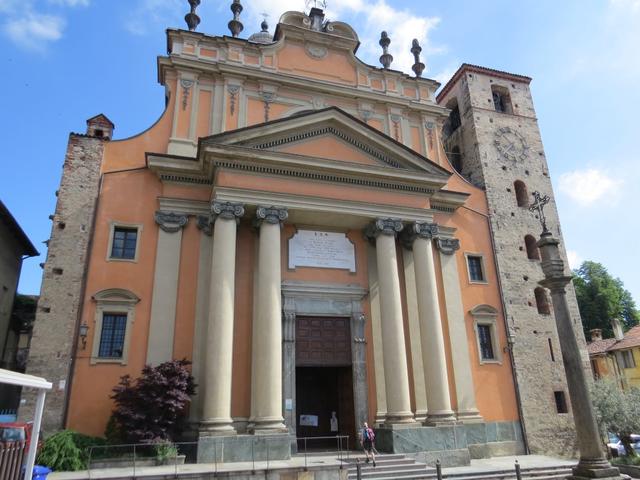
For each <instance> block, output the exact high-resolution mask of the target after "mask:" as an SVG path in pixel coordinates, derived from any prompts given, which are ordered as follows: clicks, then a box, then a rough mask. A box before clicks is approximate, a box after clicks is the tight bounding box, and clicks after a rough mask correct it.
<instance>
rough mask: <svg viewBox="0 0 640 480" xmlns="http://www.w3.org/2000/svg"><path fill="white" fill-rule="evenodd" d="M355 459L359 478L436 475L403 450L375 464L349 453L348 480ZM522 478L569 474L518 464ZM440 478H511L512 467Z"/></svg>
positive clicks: (552, 479) (405, 479)
mask: <svg viewBox="0 0 640 480" xmlns="http://www.w3.org/2000/svg"><path fill="white" fill-rule="evenodd" d="M356 460H358V461H359V462H360V465H361V474H362V475H361V478H362V480H394V479H400V480H414V479H434V480H435V479H436V478H437V476H436V469H435V468H433V467H430V466H427V465H425V464H424V463H420V462H416V461H415V459H413V458H411V457H407V456H405V455H403V454H391V455H377V456H376V467H375V468H374V467H373V464H371V463H365V457H364V456H363V455H362V456H356V457H351V458H350V459H349V460H348V462H347V464H348V470H349V480H356V479H357V469H356ZM521 473H522V478H523V479H531V480H562V479H564V478H566V477H567V475H570V474H571V468H570V467H567V466H548V467H536V468H524V467H523V468H521ZM443 478H444V479H447V480H515V479H516V473H515V469H510V470H499V469H497V470H492V471H486V470H484V471H477V472H463V473H462V472H461V473H447V472H446V470H445V471H443Z"/></svg>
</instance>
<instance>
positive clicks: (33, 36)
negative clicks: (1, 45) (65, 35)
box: [3, 13, 65, 50]
mask: <svg viewBox="0 0 640 480" xmlns="http://www.w3.org/2000/svg"><path fill="white" fill-rule="evenodd" d="M64 26H65V21H64V19H63V18H62V17H59V16H56V15H41V14H38V13H27V14H26V15H24V16H22V17H19V18H13V19H9V20H8V21H7V22H6V23H5V24H4V26H3V30H4V33H5V34H6V35H7V36H8V37H9V38H10V39H11V40H12V41H13V42H14V43H16V44H17V45H18V46H20V47H23V48H27V49H30V50H43V49H44V48H45V46H46V44H47V43H48V42H52V41H56V40H60V38H62V32H63V30H64Z"/></svg>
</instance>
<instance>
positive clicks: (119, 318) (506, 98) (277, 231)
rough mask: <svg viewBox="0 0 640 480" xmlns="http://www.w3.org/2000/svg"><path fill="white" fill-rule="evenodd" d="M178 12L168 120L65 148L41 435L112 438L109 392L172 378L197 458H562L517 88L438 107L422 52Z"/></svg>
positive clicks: (471, 69)
mask: <svg viewBox="0 0 640 480" xmlns="http://www.w3.org/2000/svg"><path fill="white" fill-rule="evenodd" d="M189 3H190V4H191V7H192V9H191V13H189V14H188V15H187V16H186V20H187V24H188V27H189V29H188V30H180V29H169V30H167V47H168V51H167V54H166V56H161V57H159V58H158V79H159V82H160V84H161V85H162V86H163V87H164V88H165V92H166V93H165V98H166V109H165V111H164V113H163V114H162V115H161V117H160V118H159V119H158V121H157V122H156V123H155V124H153V125H152V126H150V127H149V128H148V129H146V130H144V131H143V132H142V133H140V134H138V135H136V136H133V137H130V138H127V139H123V140H115V139H113V130H114V128H115V126H114V124H113V123H112V122H111V121H110V120H109V119H108V118H107V117H106V116H105V115H103V114H100V115H97V116H95V117H93V118H90V119H89V120H88V121H87V131H86V133H84V134H75V133H74V134H71V136H70V138H69V144H68V149H67V153H66V157H65V161H64V169H63V174H62V179H61V184H60V189H59V192H58V201H57V206H56V211H55V214H54V215H53V216H52V223H53V225H52V231H51V238H50V242H49V251H48V257H47V261H46V263H45V266H44V277H43V284H42V291H41V297H40V302H39V305H38V312H37V319H36V322H35V328H34V333H33V339H32V343H31V353H30V358H29V363H28V367H27V373H29V374H33V375H37V376H42V377H45V378H47V379H48V380H50V381H52V382H53V383H54V390H53V392H52V393H51V394H50V395H49V397H48V400H47V408H46V410H45V417H44V419H43V422H44V423H43V426H44V429H45V430H49V431H50V430H55V429H60V428H71V429H74V430H77V431H80V432H82V433H86V434H90V435H102V434H103V432H104V429H105V426H106V423H107V420H108V418H109V416H110V413H111V409H112V400H111V399H110V394H111V390H112V388H113V387H114V386H115V385H116V384H117V383H118V381H119V378H120V377H121V376H123V375H125V374H129V375H131V376H133V377H136V376H138V375H139V374H140V372H141V370H142V368H143V366H144V365H147V364H149V365H158V364H160V363H162V362H166V361H169V360H172V359H183V358H186V359H188V360H190V361H191V362H192V367H191V368H192V373H193V375H194V377H195V380H196V383H197V384H198V388H197V393H196V395H195V397H194V398H193V400H192V403H191V406H190V410H189V420H190V422H189V424H190V432H189V435H190V436H191V438H194V439H198V441H199V442H200V446H201V447H202V449H203V452H204V451H205V450H206V448H207V445H208V443H207V442H209V441H210V440H211V439H223V440H222V441H224V439H226V438H234V439H236V440H237V439H242V438H247V439H251V438H252V437H253V436H255V435H269V436H272V437H274V438H276V439H277V438H281V439H282V445H283V446H287V447H286V448H285V449H284V450H283V451H284V453H283V457H286V455H288V454H290V453H291V452H290V450H287V448H289V447H288V446H289V445H290V444H293V446H294V448H295V441H293V442H292V439H295V437H317V436H326V435H336V433H339V434H340V435H345V436H349V437H350V438H351V439H352V440H351V441H352V442H354V441H355V437H356V433H357V431H358V428H359V427H360V426H361V425H362V423H363V422H369V423H370V424H372V425H373V426H375V428H376V431H377V439H378V444H379V449H381V450H386V451H393V452H411V451H418V449H420V451H424V450H429V451H433V452H434V455H436V454H440V453H441V452H442V451H445V450H446V451H450V453H451V455H454V456H456V458H458V459H459V462H460V463H465V462H467V463H468V460H469V458H480V457H486V456H493V455H500V454H521V453H525V452H527V453H528V452H531V453H545V452H550V451H551V450H550V449H552V448H553V450H552V452H553V453H555V454H558V453H560V452H559V451H558V445H563V446H566V448H567V453H570V449H571V445H572V444H573V442H574V436H575V433H574V426H573V420H572V417H571V408H572V407H571V404H570V402H569V397H568V392H567V384H566V378H565V371H564V367H563V364H562V353H561V352H560V346H559V341H558V334H557V330H556V326H555V321H554V312H553V309H552V306H551V302H550V300H549V298H548V292H547V291H545V289H543V288H542V287H539V286H538V283H537V282H538V281H539V280H541V279H542V277H543V274H542V270H541V267H540V254H539V251H538V247H537V246H536V238H537V237H538V234H539V229H540V227H539V223H538V220H537V219H536V217H535V214H534V213H532V212H531V211H530V210H529V208H528V207H529V204H530V202H531V201H532V195H531V194H532V193H533V192H534V191H537V192H541V193H542V194H543V195H548V196H549V197H550V198H551V203H550V205H549V206H550V208H549V210H548V212H547V222H548V224H549V225H550V227H551V228H552V230H553V233H554V235H556V236H557V237H558V238H560V239H561V238H562V237H561V232H560V225H559V220H558V215H557V212H556V209H555V203H554V201H553V192H552V186H551V181H550V178H549V172H548V167H547V161H546V158H545V153H544V149H543V146H542V140H541V136H540V131H539V129H538V124H537V120H536V113H535V110H534V105H533V100H532V97H531V91H530V88H529V85H530V82H531V78H529V77H526V76H523V75H519V74H513V73H507V72H504V71H499V70H494V69H491V68H487V67H481V66H476V65H470V64H463V65H462V66H461V67H460V68H459V70H458V71H457V72H456V73H455V75H454V76H453V77H452V78H451V79H450V80H449V81H448V82H447V83H446V85H444V86H441V85H440V83H438V82H437V81H435V80H432V79H429V78H426V77H424V76H423V75H422V74H423V72H424V68H425V66H424V64H423V63H422V62H421V59H420V53H421V48H420V46H419V45H418V42H417V41H414V43H413V45H407V46H406V48H407V49H411V52H412V53H413V54H414V57H415V64H414V66H413V71H414V74H415V75H407V74H405V73H403V72H400V71H397V70H394V69H393V64H392V61H393V57H392V56H391V55H390V54H389V52H388V47H389V44H390V42H391V39H390V38H389V36H388V35H387V34H386V33H385V32H382V34H381V38H380V45H381V47H382V50H381V51H382V56H381V57H380V63H381V67H378V66H373V65H367V64H365V63H364V62H362V61H361V60H359V59H358V57H357V51H358V47H359V45H360V41H359V38H358V35H357V33H356V32H355V31H354V29H353V28H352V27H351V26H349V25H347V24H345V23H342V22H339V21H329V20H327V19H326V18H325V13H324V11H323V10H322V9H321V8H317V7H314V8H311V9H310V11H308V12H307V13H303V12H297V11H290V12H286V13H284V14H283V15H282V16H281V17H280V19H279V22H278V24H277V26H276V28H275V33H274V34H273V35H272V34H271V33H269V31H268V26H267V25H266V22H265V23H263V25H262V31H261V32H259V33H257V34H253V35H251V36H250V37H248V38H246V39H245V38H241V36H240V33H241V31H242V30H243V25H242V22H241V12H242V5H241V3H240V1H239V0H234V1H233V3H232V5H231V10H232V12H233V18H232V20H231V21H230V22H229V29H230V30H231V36H227V35H220V36H215V35H209V34H205V33H200V32H198V31H196V27H197V25H198V23H199V18H198V16H197V14H196V7H197V5H198V4H199V2H198V1H190V2H189ZM398 48H400V47H398ZM403 48H404V47H403ZM563 255H564V253H563ZM565 260H566V255H565ZM568 293H569V295H568V296H569V302H570V307H571V309H572V313H573V318H574V323H575V332H576V335H577V336H578V339H579V342H580V345H581V347H584V338H583V336H582V329H581V326H580V319H579V313H578V309H577V304H576V301H575V295H574V293H573V291H572V290H571V289H569V292H568ZM585 362H587V365H588V358H587V357H586V351H585ZM33 407H34V398H31V397H29V396H25V397H24V398H23V406H22V408H21V410H22V412H21V413H22V414H23V415H24V416H27V415H29V412H30V411H31V410H32V409H33ZM332 416H335V417H336V418H337V420H338V422H337V423H338V431H337V432H336V430H335V428H333V429H332V428H331V425H332V421H331V419H332ZM552 440H553V441H552ZM351 444H352V445H354V444H355V443H351ZM560 448H562V447H560ZM438 452H440V453H438ZM203 455H204V454H203ZM199 456H200V452H199ZM202 458H205V457H202Z"/></svg>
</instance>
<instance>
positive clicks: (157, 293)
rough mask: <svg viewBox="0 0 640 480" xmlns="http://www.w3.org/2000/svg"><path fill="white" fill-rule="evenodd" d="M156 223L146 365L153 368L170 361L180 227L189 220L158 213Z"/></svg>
mask: <svg viewBox="0 0 640 480" xmlns="http://www.w3.org/2000/svg"><path fill="white" fill-rule="evenodd" d="M155 220H156V223H157V224H158V226H159V227H160V228H159V229H158V245H157V247H156V267H155V273H154V278H153V294H152V299H151V320H150V323H149V340H148V342H147V360H146V363H147V364H149V365H154V366H155V365H158V364H160V363H163V362H168V361H170V360H171V359H172V358H173V339H174V333H175V329H176V305H177V302H178V275H179V274H180V245H181V244H182V228H183V227H184V226H185V225H186V224H187V221H188V220H189V217H187V215H184V214H180V213H173V212H163V211H157V212H156V214H155Z"/></svg>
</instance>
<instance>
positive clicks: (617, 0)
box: [609, 0, 640, 12]
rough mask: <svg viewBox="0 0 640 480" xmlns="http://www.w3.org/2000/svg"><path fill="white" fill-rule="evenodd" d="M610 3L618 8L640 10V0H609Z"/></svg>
mask: <svg viewBox="0 0 640 480" xmlns="http://www.w3.org/2000/svg"><path fill="white" fill-rule="evenodd" d="M609 3H610V4H611V5H612V6H614V7H617V8H622V9H628V10H631V11H632V12H640V0H609Z"/></svg>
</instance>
